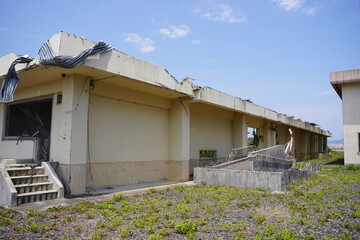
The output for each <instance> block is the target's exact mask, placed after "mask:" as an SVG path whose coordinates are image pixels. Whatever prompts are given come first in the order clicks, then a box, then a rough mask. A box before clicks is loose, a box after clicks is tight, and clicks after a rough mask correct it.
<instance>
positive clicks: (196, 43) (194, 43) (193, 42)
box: [191, 40, 201, 45]
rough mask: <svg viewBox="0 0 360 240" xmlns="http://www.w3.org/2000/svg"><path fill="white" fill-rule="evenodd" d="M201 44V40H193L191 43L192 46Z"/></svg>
mask: <svg viewBox="0 0 360 240" xmlns="http://www.w3.org/2000/svg"><path fill="white" fill-rule="evenodd" d="M200 43H201V41H200V40H192V41H191V44H192V45H199V44H200Z"/></svg>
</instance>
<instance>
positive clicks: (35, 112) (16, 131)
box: [5, 99, 52, 138]
mask: <svg viewBox="0 0 360 240" xmlns="http://www.w3.org/2000/svg"><path fill="white" fill-rule="evenodd" d="M51 112H52V99H44V100H39V101H34V102H24V103H16V104H9V105H7V108H6V124H5V137H18V138H19V137H21V138H31V137H35V136H36V137H38V135H39V134H46V132H48V133H49V132H50V129H51ZM44 132H45V133H44Z"/></svg>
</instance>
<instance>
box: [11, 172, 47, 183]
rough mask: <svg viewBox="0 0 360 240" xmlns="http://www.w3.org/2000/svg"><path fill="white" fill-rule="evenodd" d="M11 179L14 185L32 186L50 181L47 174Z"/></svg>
mask: <svg viewBox="0 0 360 240" xmlns="http://www.w3.org/2000/svg"><path fill="white" fill-rule="evenodd" d="M10 178H11V180H12V182H13V184H14V185H21V184H32V183H40V182H48V181H49V177H48V176H47V175H45V174H38V175H24V176H12V177H10Z"/></svg>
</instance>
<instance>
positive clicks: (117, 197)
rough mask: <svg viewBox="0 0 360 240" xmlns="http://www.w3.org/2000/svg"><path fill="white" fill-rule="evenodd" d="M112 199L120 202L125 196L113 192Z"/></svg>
mask: <svg viewBox="0 0 360 240" xmlns="http://www.w3.org/2000/svg"><path fill="white" fill-rule="evenodd" d="M112 199H113V200H114V201H115V202H120V201H122V200H124V199H125V196H124V194H115V195H114V196H113V197H112Z"/></svg>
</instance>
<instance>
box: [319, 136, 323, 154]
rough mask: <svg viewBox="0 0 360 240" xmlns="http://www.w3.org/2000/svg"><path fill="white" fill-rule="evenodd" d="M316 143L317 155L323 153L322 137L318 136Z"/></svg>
mask: <svg viewBox="0 0 360 240" xmlns="http://www.w3.org/2000/svg"><path fill="white" fill-rule="evenodd" d="M318 141H319V153H323V152H324V145H323V136H321V135H319V136H318Z"/></svg>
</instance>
